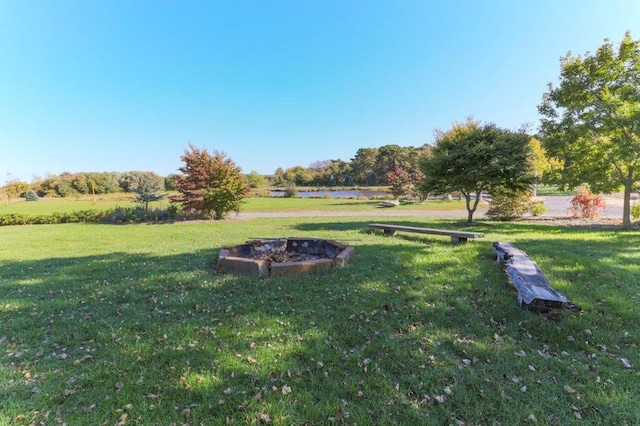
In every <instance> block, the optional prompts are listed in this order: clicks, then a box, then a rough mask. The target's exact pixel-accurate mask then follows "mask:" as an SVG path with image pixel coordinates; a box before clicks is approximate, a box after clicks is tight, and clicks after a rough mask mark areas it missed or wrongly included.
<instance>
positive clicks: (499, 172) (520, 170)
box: [420, 118, 533, 222]
mask: <svg viewBox="0 0 640 426" xmlns="http://www.w3.org/2000/svg"><path fill="white" fill-rule="evenodd" d="M530 139H531V137H530V136H529V135H527V134H526V133H525V132H524V131H519V132H513V131H510V130H505V129H501V128H499V127H497V126H496V125H495V124H484V125H481V123H480V122H477V121H474V120H473V119H471V118H469V119H467V121H466V122H464V123H454V124H453V127H452V128H451V129H450V130H448V131H447V132H442V131H436V146H435V148H433V151H432V153H431V155H426V156H423V157H421V160H420V169H421V171H422V173H423V174H424V175H425V178H424V180H423V181H422V184H421V190H422V191H423V192H425V193H443V194H446V193H450V192H454V191H460V192H461V193H462V195H463V196H464V198H465V201H466V207H467V221H468V222H472V221H473V214H474V213H475V211H476V209H477V207H478V203H479V201H480V199H481V196H482V193H483V192H485V191H489V192H495V193H498V192H499V193H503V194H504V193H508V192H513V193H518V192H521V191H527V190H530V188H531V184H532V182H533V172H532V165H531V159H530V157H531V147H530V145H529V140H530Z"/></svg>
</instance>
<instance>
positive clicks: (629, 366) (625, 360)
mask: <svg viewBox="0 0 640 426" xmlns="http://www.w3.org/2000/svg"><path fill="white" fill-rule="evenodd" d="M620 361H621V362H622V365H624V367H625V368H632V367H633V365H631V363H630V362H629V360H628V359H626V358H620Z"/></svg>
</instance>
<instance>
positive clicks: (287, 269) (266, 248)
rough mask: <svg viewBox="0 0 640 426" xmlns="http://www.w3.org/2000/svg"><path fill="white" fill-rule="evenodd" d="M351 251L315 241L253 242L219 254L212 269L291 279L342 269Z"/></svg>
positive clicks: (303, 239)
mask: <svg viewBox="0 0 640 426" xmlns="http://www.w3.org/2000/svg"><path fill="white" fill-rule="evenodd" d="M352 253H353V248H352V247H347V246H346V245H344V244H341V243H339V242H337V241H333V240H323V239H315V238H295V237H290V238H269V239H253V240H249V241H247V243H246V244H240V245H237V246H233V247H227V248H223V249H222V250H220V254H219V256H218V263H217V267H216V269H217V270H218V271H219V272H233V273H242V274H250V275H259V276H263V277H266V276H278V275H292V274H299V273H304V272H311V271H318V270H323V269H328V268H333V267H342V266H344V265H345V264H346V263H347V262H348V261H349V260H350V258H351V255H352Z"/></svg>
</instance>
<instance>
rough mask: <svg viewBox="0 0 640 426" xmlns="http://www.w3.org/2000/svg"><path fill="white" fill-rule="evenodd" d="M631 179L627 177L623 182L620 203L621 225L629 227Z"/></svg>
mask: <svg viewBox="0 0 640 426" xmlns="http://www.w3.org/2000/svg"><path fill="white" fill-rule="evenodd" d="M632 186H633V180H631V179H627V180H626V182H625V183H624V201H623V204H622V227H623V228H631V189H632Z"/></svg>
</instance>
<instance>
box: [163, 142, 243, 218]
mask: <svg viewBox="0 0 640 426" xmlns="http://www.w3.org/2000/svg"><path fill="white" fill-rule="evenodd" d="M180 159H181V160H182V161H183V162H184V166H183V167H181V168H180V169H178V170H180V172H181V173H182V174H181V175H180V176H179V177H178V178H177V182H176V189H177V190H178V191H179V192H180V195H179V196H175V197H172V198H171V201H172V202H175V203H180V204H182V208H183V210H184V211H186V212H200V213H202V214H204V215H205V216H207V217H209V218H212V219H215V220H219V219H223V218H224V217H225V216H226V215H227V214H229V213H230V212H232V211H235V212H239V211H240V206H241V204H242V200H243V198H244V197H245V196H246V195H247V192H248V191H249V186H248V184H247V181H246V179H245V177H244V176H243V174H242V169H241V168H240V167H238V166H237V165H236V164H235V163H234V161H233V160H232V159H231V158H229V157H227V154H226V153H224V152H222V151H217V150H214V151H213V154H211V153H209V152H208V151H207V150H206V149H198V148H196V147H195V146H193V145H192V144H191V143H190V144H189V148H188V149H185V151H184V154H183V155H182V157H180Z"/></svg>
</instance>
